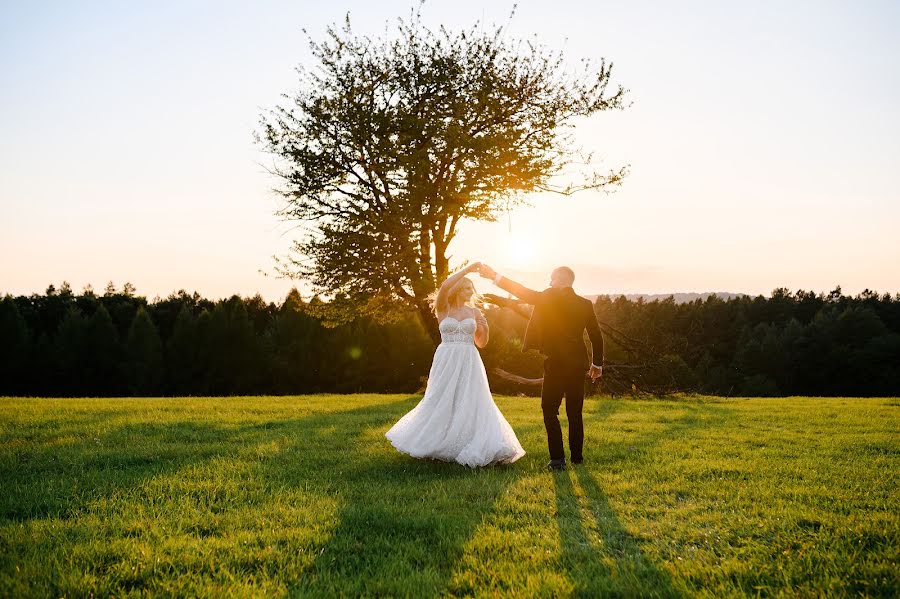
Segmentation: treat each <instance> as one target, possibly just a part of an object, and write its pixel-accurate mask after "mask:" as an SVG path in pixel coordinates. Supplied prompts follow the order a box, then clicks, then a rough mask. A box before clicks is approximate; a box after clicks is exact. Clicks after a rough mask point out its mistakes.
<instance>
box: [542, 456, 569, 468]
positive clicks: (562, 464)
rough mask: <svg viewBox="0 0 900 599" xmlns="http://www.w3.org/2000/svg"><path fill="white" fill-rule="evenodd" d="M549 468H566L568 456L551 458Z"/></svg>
mask: <svg viewBox="0 0 900 599" xmlns="http://www.w3.org/2000/svg"><path fill="white" fill-rule="evenodd" d="M547 468H549V469H550V470H565V469H566V458H561V459H559V460H550V461H549V462H548V463H547Z"/></svg>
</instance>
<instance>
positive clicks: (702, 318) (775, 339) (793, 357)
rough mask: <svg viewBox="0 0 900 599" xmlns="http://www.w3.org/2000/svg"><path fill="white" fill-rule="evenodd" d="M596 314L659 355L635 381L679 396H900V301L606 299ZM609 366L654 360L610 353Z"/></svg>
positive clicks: (797, 295) (784, 296)
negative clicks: (667, 387)
mask: <svg viewBox="0 0 900 599" xmlns="http://www.w3.org/2000/svg"><path fill="white" fill-rule="evenodd" d="M596 311H597V315H598V318H599V319H600V320H601V321H604V322H606V323H608V324H609V325H610V326H612V327H615V328H617V329H619V330H621V331H622V332H624V333H626V334H627V335H628V336H630V337H632V338H635V339H638V340H640V341H642V342H643V343H645V344H647V345H648V346H649V347H651V348H653V349H654V350H655V351H656V352H659V354H660V356H661V359H658V360H656V362H655V363H651V364H650V365H649V366H648V370H647V371H646V372H644V373H642V372H641V371H640V369H638V370H637V371H636V372H635V377H636V378H637V379H638V380H640V376H641V374H647V375H650V376H656V377H657V379H659V378H660V376H662V377H664V378H665V377H668V380H671V381H673V387H674V388H677V389H684V390H693V391H698V392H701V393H709V394H715V395H725V396H729V395H742V396H780V395H813V396H896V395H900V294H897V295H895V296H893V297H892V296H891V295H890V294H884V295H879V294H878V293H875V292H872V291H868V290H866V291H864V292H863V293H861V294H859V295H857V296H856V297H848V296H845V295H843V294H842V293H841V289H840V287H838V288H836V289H835V290H834V291H832V292H830V293H828V294H821V293H819V294H817V293H813V292H810V291H802V290H801V291H797V292H794V293H792V292H791V291H790V290H788V289H783V288H781V289H775V290H774V291H773V292H772V295H771V297H768V298H766V297H763V296H757V297H749V296H741V297H737V298H732V299H729V300H727V301H726V300H722V299H719V298H718V297H715V296H711V297H709V298H708V299H707V300H705V301H702V300H697V301H694V302H690V303H684V304H676V303H675V302H674V301H673V300H672V299H671V298H670V299H668V300H662V301H654V302H649V303H644V302H641V301H637V302H630V301H627V300H625V299H624V298H621V297H620V298H618V299H612V298H607V297H600V298H598V300H597V302H596ZM606 358H607V361H612V362H628V361H637V362H640V361H641V360H642V359H646V356H639V357H635V356H633V355H632V356H630V355H629V354H628V353H627V352H625V351H623V349H622V348H621V347H617V346H616V345H615V344H611V345H610V347H608V348H607V352H606ZM651 362H652V360H651ZM660 364H661V365H662V366H660ZM660 370H662V371H663V372H659V371H660ZM624 378H625V379H626V380H627V377H624Z"/></svg>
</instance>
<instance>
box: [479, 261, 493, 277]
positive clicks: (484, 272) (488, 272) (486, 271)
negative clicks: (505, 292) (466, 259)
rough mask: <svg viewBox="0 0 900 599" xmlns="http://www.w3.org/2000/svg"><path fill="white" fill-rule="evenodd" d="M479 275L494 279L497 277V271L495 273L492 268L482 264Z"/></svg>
mask: <svg viewBox="0 0 900 599" xmlns="http://www.w3.org/2000/svg"><path fill="white" fill-rule="evenodd" d="M478 273H479V274H480V275H481V276H482V277H484V278H485V279H493V278H494V277H496V276H497V271H495V270H494V269H493V268H491V267H490V266H488V265H487V264H480V268H479V269H478Z"/></svg>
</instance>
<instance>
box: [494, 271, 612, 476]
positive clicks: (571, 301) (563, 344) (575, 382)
mask: <svg viewBox="0 0 900 599" xmlns="http://www.w3.org/2000/svg"><path fill="white" fill-rule="evenodd" d="M499 287H500V288H501V289H505V290H506V291H509V292H510V293H512V294H514V295H516V296H517V297H519V298H520V299H523V300H525V301H526V302H528V303H529V304H532V305H533V306H534V312H533V313H532V314H531V320H529V322H528V328H527V329H526V331H525V342H524V345H523V349H524V350H525V351H528V350H529V349H536V350H538V351H540V352H541V353H542V354H544V356H546V359H545V360H544V384H543V386H542V387H541V410H542V411H543V413H544V427H545V428H546V429H547V445H548V447H549V449H550V459H553V460H559V459H563V458H565V453H564V451H563V442H562V429H561V427H560V425H559V406H560V404H561V403H562V400H563V396H565V398H566V416H567V417H568V419H569V453H570V455H571V459H572V461H574V462H580V461H581V459H582V450H583V447H584V422H583V420H582V414H581V412H582V407H583V405H584V376H585V373H586V372H587V370H588V368H589V367H590V365H591V362H593V363H594V364H597V365H598V366H602V365H603V334H602V333H601V332H600V325H598V324H597V317H596V315H595V314H594V306H593V304H591V302H590V300H588V299H585V298H583V297H581V296H579V295H577V294H576V293H575V291H574V290H573V289H572V288H571V287H565V288H553V287H551V288H549V289H545V290H544V291H541V292H538V291H534V290H533V289H528V288H527V287H524V286H522V285H519V284H518V283H516V282H514V281H510V280H509V279H501V280H500V283H499ZM585 330H587V332H588V337H589V338H590V340H591V345H592V346H593V360H591V359H590V358H589V357H588V352H587V347H585V344H584V331H585Z"/></svg>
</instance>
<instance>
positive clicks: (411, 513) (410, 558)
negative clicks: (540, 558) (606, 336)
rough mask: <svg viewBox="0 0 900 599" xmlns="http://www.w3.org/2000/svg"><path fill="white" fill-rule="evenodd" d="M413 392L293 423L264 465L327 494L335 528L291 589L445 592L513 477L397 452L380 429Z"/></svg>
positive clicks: (268, 475)
mask: <svg viewBox="0 0 900 599" xmlns="http://www.w3.org/2000/svg"><path fill="white" fill-rule="evenodd" d="M418 399H419V398H413V399H411V400H409V401H404V402H399V403H392V404H382V405H377V406H371V407H369V408H363V409H359V410H353V411H351V412H344V413H340V414H326V415H322V416H320V417H311V418H304V419H302V420H297V421H293V422H291V423H290V427H291V428H292V429H294V430H296V443H294V444H293V445H292V446H289V447H286V448H285V449H283V450H282V451H281V452H280V453H278V454H277V455H276V456H274V457H273V458H271V459H269V460H267V461H266V462H264V463H263V465H262V469H261V471H260V475H261V476H263V477H264V478H265V479H267V481H268V482H269V483H272V484H274V485H276V486H277V485H287V486H288V487H295V488H302V489H304V490H307V491H312V492H313V493H316V494H324V495H328V496H330V497H333V498H334V499H336V500H337V502H338V504H339V506H340V507H339V508H338V513H337V514H336V516H335V517H334V521H335V522H334V527H333V528H332V529H331V531H330V535H328V537H327V538H326V539H323V540H322V543H321V545H319V546H317V547H313V548H312V550H313V551H315V552H316V557H315V559H314V561H313V563H312V564H311V565H310V566H309V567H308V568H306V570H305V571H304V572H303V573H302V574H301V575H299V576H297V578H296V579H295V580H294V581H293V582H292V583H291V584H290V587H289V588H290V592H291V593H292V594H294V595H308V596H359V595H376V596H383V595H389V596H411V595H415V596H418V595H435V594H439V593H441V592H444V591H445V589H446V586H447V584H448V581H449V579H450V577H451V575H452V573H453V567H454V565H455V563H456V561H457V560H458V559H459V557H461V556H462V553H463V549H464V545H465V543H466V541H467V540H468V539H469V538H470V537H471V536H472V534H473V533H474V531H475V529H476V527H477V526H478V525H479V524H480V523H481V522H482V520H483V519H484V517H485V516H486V515H487V514H488V513H490V512H491V511H492V510H493V509H494V505H495V504H496V503H497V500H498V499H499V498H500V496H501V495H502V494H503V492H504V490H505V489H506V488H507V487H508V486H509V485H510V484H512V482H513V481H515V480H516V479H517V478H518V476H519V474H518V472H517V470H516V468H517V466H516V465H511V466H500V467H494V468H487V469H475V470H472V469H469V468H466V467H464V466H460V465H458V464H450V463H444V462H437V461H429V460H414V459H412V458H409V457H408V456H405V455H401V454H399V453H398V452H396V450H394V448H393V447H392V446H391V445H390V444H389V442H388V441H387V440H386V439H385V438H384V435H383V433H384V431H385V430H386V429H387V428H388V427H389V425H390V424H392V423H393V422H395V421H396V420H397V419H398V418H399V417H400V416H401V415H402V414H403V413H404V412H405V411H407V410H408V409H409V408H411V407H412V406H413V405H415V401H417V400H418Z"/></svg>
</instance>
